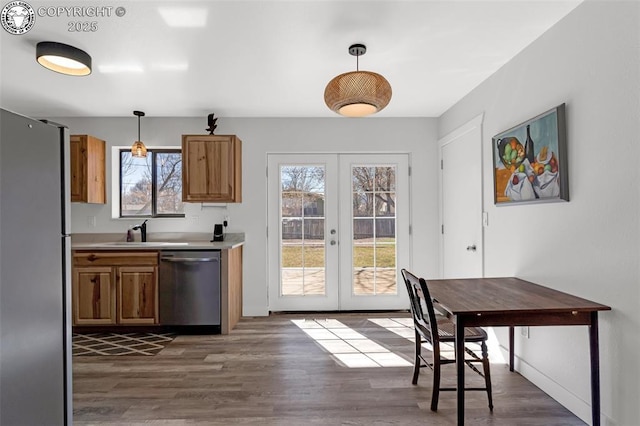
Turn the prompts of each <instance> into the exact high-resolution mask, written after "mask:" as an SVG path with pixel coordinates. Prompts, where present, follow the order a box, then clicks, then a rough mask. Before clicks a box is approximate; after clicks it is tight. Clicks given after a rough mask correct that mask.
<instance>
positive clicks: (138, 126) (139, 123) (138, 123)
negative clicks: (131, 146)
mask: <svg viewBox="0 0 640 426" xmlns="http://www.w3.org/2000/svg"><path fill="white" fill-rule="evenodd" d="M138 140H140V116H138Z"/></svg>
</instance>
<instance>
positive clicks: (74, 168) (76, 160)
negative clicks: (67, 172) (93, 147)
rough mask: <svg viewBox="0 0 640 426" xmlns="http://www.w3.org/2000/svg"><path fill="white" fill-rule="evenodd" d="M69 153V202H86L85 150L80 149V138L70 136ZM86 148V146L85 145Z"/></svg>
mask: <svg viewBox="0 0 640 426" xmlns="http://www.w3.org/2000/svg"><path fill="white" fill-rule="evenodd" d="M70 139H71V144H70V148H71V153H70V157H71V158H70V159H69V161H70V163H71V201H72V202H74V203H75V202H80V201H86V199H85V195H84V194H85V193H86V185H84V182H86V178H85V176H86V174H87V173H86V170H85V167H86V161H85V160H84V155H86V148H85V149H83V147H82V145H83V144H82V138H81V136H78V135H71V138H70ZM85 147H86V144H85Z"/></svg>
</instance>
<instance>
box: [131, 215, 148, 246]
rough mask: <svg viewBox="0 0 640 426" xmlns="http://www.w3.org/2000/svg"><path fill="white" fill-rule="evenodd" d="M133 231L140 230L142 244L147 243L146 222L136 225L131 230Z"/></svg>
mask: <svg viewBox="0 0 640 426" xmlns="http://www.w3.org/2000/svg"><path fill="white" fill-rule="evenodd" d="M131 229H133V230H134V231H137V230H138V229H139V230H140V237H141V238H142V242H143V243H144V242H146V241H147V220H145V221H144V222H142V223H141V224H140V225H136V226H134V227H133V228H131Z"/></svg>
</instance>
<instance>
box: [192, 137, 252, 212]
mask: <svg viewBox="0 0 640 426" xmlns="http://www.w3.org/2000/svg"><path fill="white" fill-rule="evenodd" d="M241 143H242V142H241V141H240V139H238V138H237V137H236V136H233V135H226V136H223V135H220V136H218V135H183V136H182V160H183V167H182V200H183V201H186V202H189V201H205V202H207V201H208V202H231V203H234V202H240V201H242V195H241V194H242V188H241V185H242V182H241V181H242V163H241V162H242V151H241Z"/></svg>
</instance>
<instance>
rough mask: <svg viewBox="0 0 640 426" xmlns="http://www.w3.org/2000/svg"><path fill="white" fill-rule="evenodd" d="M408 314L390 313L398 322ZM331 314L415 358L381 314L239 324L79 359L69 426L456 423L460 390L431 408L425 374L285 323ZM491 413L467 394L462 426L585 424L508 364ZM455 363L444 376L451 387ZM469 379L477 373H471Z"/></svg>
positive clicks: (500, 371) (498, 374) (479, 398)
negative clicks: (155, 346) (343, 354)
mask: <svg viewBox="0 0 640 426" xmlns="http://www.w3.org/2000/svg"><path fill="white" fill-rule="evenodd" d="M403 315H404V314H398V313H393V314H387V315H386V316H389V317H401V316H403ZM327 317H331V318H337V319H338V320H339V321H341V322H342V323H344V324H345V325H347V326H349V327H351V328H352V329H354V330H356V331H357V332H359V333H361V334H362V335H364V336H366V337H367V338H369V339H370V340H372V341H373V342H375V343H377V344H379V345H381V346H383V347H385V348H387V349H389V350H390V351H392V352H394V353H397V354H399V355H400V356H401V357H403V358H404V359H406V360H407V361H411V360H412V356H413V344H412V343H411V342H410V341H409V340H407V339H405V338H403V337H401V336H399V335H397V334H394V333H392V332H390V331H388V330H387V329H385V328H383V327H381V326H379V325H376V324H374V323H373V322H371V321H369V320H368V319H369V318H380V317H385V315H381V314H340V315H328V314H308V315H272V316H271V317H268V318H251V319H243V320H242V321H241V322H240V323H239V324H238V326H237V328H236V329H235V330H234V331H233V332H232V333H231V334H230V335H228V336H220V335H210V336H179V337H177V338H176V339H175V340H174V341H173V342H172V343H170V344H169V346H167V347H166V348H165V349H164V350H163V351H162V352H161V353H160V354H159V355H156V356H152V357H149V356H126V357H116V356H84V357H74V359H73V371H74V383H73V386H74V423H75V424H76V425H149V424H154V425H158V424H160V425H184V424H188V425H238V424H240V425H367V426H369V425H403V426H404V425H453V424H455V421H456V410H455V407H456V404H455V393H453V392H444V393H441V396H440V404H439V407H438V412H437V413H434V412H432V411H430V410H429V402H430V398H431V372H430V371H429V370H423V372H422V374H421V376H420V382H419V385H418V386H413V385H411V373H412V367H410V366H405V367H384V368H382V367H378V368H348V367H346V366H344V365H343V364H341V363H339V362H337V361H336V359H335V358H334V357H333V356H332V355H331V354H330V353H328V352H327V351H326V350H325V349H324V348H323V347H322V346H320V345H319V344H318V343H317V342H315V341H314V340H313V339H311V338H310V337H309V336H308V335H307V334H306V333H305V332H304V331H303V330H301V329H300V328H299V327H297V326H296V325H295V324H294V323H292V322H291V320H292V319H299V318H308V319H313V318H327ZM491 368H492V371H491V374H492V376H493V380H492V382H493V389H494V395H493V398H494V410H493V413H491V412H490V411H489V409H488V408H487V398H486V394H485V393H483V392H468V393H467V409H466V419H467V424H469V425H509V426H513V425H540V426H542V425H544V426H549V425H584V423H583V422H582V421H580V420H579V419H578V418H577V417H575V416H574V415H573V414H571V413H570V412H569V411H567V410H566V409H565V408H563V407H562V406H561V405H559V404H558V403H557V402H555V401H554V400H553V399H551V398H550V397H548V396H547V395H546V394H545V393H543V392H542V391H540V390H539V389H538V388H537V387H535V386H534V385H532V384H531V383H529V382H528V381H527V380H525V379H524V378H523V377H521V376H520V375H519V374H517V373H510V372H509V371H508V368H507V366H506V365H504V364H492V366H491ZM454 374H455V371H454V370H453V366H447V367H445V370H444V372H443V375H444V377H445V379H446V380H447V381H448V382H450V383H451V384H452V385H453V384H454V381H455V378H454ZM467 376H468V377H469V379H470V380H475V379H472V377H471V376H475V374H473V373H471V372H470V373H469V374H467Z"/></svg>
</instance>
